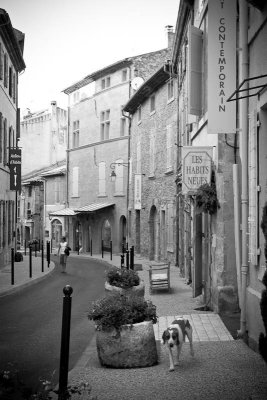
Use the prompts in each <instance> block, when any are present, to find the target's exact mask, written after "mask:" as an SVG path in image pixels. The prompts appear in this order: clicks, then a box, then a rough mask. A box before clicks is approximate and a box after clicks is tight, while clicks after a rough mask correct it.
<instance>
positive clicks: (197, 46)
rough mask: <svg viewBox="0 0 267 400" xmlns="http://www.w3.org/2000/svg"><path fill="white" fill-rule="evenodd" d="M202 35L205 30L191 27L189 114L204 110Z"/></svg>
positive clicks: (198, 113)
mask: <svg viewBox="0 0 267 400" xmlns="http://www.w3.org/2000/svg"><path fill="white" fill-rule="evenodd" d="M202 36H203V32H202V31H201V30H200V29H198V28H196V27H195V26H192V25H191V26H190V28H189V60H188V68H189V82H188V83H189V93H188V101H189V114H193V115H201V112H202Z"/></svg>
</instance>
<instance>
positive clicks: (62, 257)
mask: <svg viewBox="0 0 267 400" xmlns="http://www.w3.org/2000/svg"><path fill="white" fill-rule="evenodd" d="M67 248H68V242H67V241H66V238H65V236H63V237H62V238H61V241H60V243H59V246H58V256H59V257H60V258H59V264H60V265H61V272H63V273H65V272H66V266H67V257H68V256H67V254H66V253H65V250H66V249H67Z"/></svg>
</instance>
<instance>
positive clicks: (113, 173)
mask: <svg viewBox="0 0 267 400" xmlns="http://www.w3.org/2000/svg"><path fill="white" fill-rule="evenodd" d="M120 165H122V166H123V167H128V166H129V163H121V162H115V163H111V164H110V169H112V171H111V173H110V180H111V182H115V180H116V176H117V175H116V172H115V171H114V169H115V168H116V166H120Z"/></svg>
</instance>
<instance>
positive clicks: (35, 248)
mask: <svg viewBox="0 0 267 400" xmlns="http://www.w3.org/2000/svg"><path fill="white" fill-rule="evenodd" d="M34 250H35V257H37V242H35V244H34Z"/></svg>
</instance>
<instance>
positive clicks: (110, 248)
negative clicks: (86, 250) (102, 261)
mask: <svg viewBox="0 0 267 400" xmlns="http://www.w3.org/2000/svg"><path fill="white" fill-rule="evenodd" d="M110 259H111V260H112V240H111V241H110Z"/></svg>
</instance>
